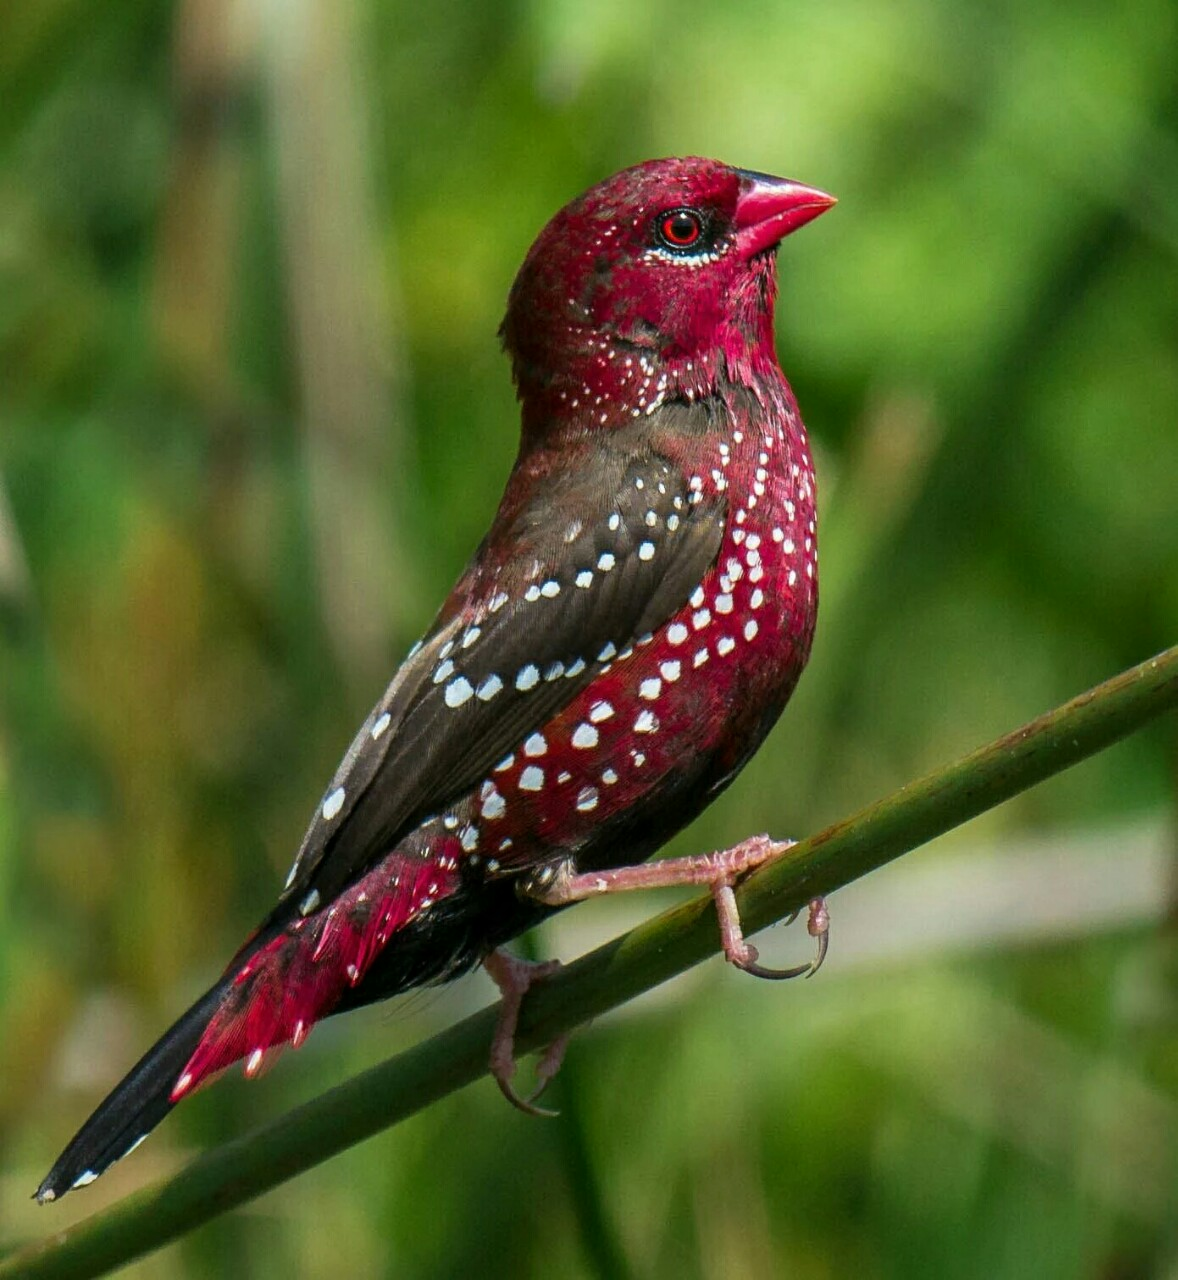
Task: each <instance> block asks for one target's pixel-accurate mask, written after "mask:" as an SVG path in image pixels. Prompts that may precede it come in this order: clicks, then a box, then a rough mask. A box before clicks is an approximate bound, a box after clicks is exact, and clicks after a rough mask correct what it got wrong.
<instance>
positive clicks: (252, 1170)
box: [0, 647, 1178, 1280]
mask: <svg viewBox="0 0 1178 1280" xmlns="http://www.w3.org/2000/svg"><path fill="white" fill-rule="evenodd" d="M1175 706H1178V647H1175V648H1172V649H1168V650H1166V652H1165V653H1162V654H1159V655H1158V657H1156V658H1153V659H1151V660H1150V661H1148V662H1144V663H1142V664H1141V665H1140V666H1138V667H1133V668H1131V669H1130V670H1128V671H1126V672H1124V673H1123V674H1121V675H1119V676H1117V677H1115V678H1114V679H1112V680H1109V681H1107V682H1106V683H1105V684H1102V685H1099V686H1098V687H1097V688H1095V689H1092V690H1090V691H1089V692H1088V693H1085V694H1082V695H1081V696H1080V697H1078V698H1075V699H1073V700H1072V701H1071V702H1069V703H1067V704H1066V705H1065V706H1062V707H1059V708H1057V709H1056V710H1055V711H1052V712H1049V713H1048V714H1047V715H1045V716H1042V717H1040V719H1038V720H1035V721H1033V722H1032V723H1031V724H1028V725H1026V726H1024V727H1023V728H1021V729H1018V730H1016V731H1015V732H1014V733H1012V734H1008V735H1007V736H1006V737H1005V738H1000V739H999V740H998V741H997V742H993V743H990V744H989V745H988V746H985V747H982V748H981V749H980V750H978V751H975V752H974V753H973V754H972V755H970V756H967V757H966V758H965V759H963V760H960V761H958V762H957V763H956V764H952V765H949V766H948V767H947V768H944V769H941V770H938V771H937V772H936V773H933V774H930V775H929V776H928V777H926V778H923V779H921V780H920V781H919V782H914V783H912V784H910V785H909V786H907V787H904V788H902V789H901V790H900V791H897V792H896V793H895V794H894V795H892V796H889V797H888V798H887V799H885V800H881V801H880V802H879V803H877V804H874V805H872V806H870V807H869V808H867V809H864V810H862V811H861V812H859V813H857V814H855V815H854V816H853V817H851V818H848V819H846V820H845V821H843V822H839V823H836V824H835V825H834V826H832V827H828V828H827V829H826V830H825V831H822V832H820V833H819V834H818V835H816V836H812V837H810V838H809V839H808V840H804V841H802V842H801V844H799V845H797V846H796V847H795V848H794V849H792V850H791V851H790V854H789V856H788V857H786V858H783V859H781V860H780V861H779V862H776V863H774V864H771V865H769V866H766V867H764V868H762V869H761V870H759V871H758V872H756V873H755V874H754V875H751V876H749V878H748V879H747V880H746V881H745V882H744V884H743V885H742V886H741V889H740V891H739V893H738V895H737V897H738V901H739V904H740V910H741V915H742V918H743V920H744V922H745V925H746V927H747V929H748V931H749V932H753V931H755V930H758V929H763V928H765V927H766V926H767V925H770V924H773V923H774V922H775V921H778V920H781V919H782V918H783V917H784V916H786V915H788V914H789V913H790V912H792V911H794V910H796V909H798V908H799V907H802V906H804V905H805V903H806V902H807V901H808V900H809V899H810V898H812V897H814V896H815V895H817V894H824V893H830V892H831V891H832V890H834V889H838V888H839V887H841V886H842V885H845V884H848V883H849V882H850V881H852V880H855V879H857V878H858V877H859V876H862V875H865V874H866V873H867V872H868V871H872V870H874V869H875V868H876V867H880V866H882V865H883V864H884V863H886V862H889V861H891V860H892V859H893V858H895V857H898V856H899V855H900V854H901V853H904V852H906V851H907V850H909V849H912V848H914V847H915V846H917V845H919V844H923V843H924V842H925V841H927V840H930V839H932V837H934V836H937V835H940V834H941V833H942V832H945V831H948V830H950V829H951V828H952V827H955V826H958V825H959V824H960V823H962V822H966V821H968V820H969V819H970V818H973V817H975V816H976V815H977V814H979V813H981V812H983V811H984V810H986V809H990V808H992V807H993V806H995V805H997V804H1000V803H1001V802H1002V801H1004V800H1008V799H1010V797H1011V796H1014V795H1017V794H1018V793H1019V792H1020V791H1024V790H1025V789H1026V788H1028V787H1031V786H1034V784H1035V783H1037V782H1041V781H1042V780H1043V779H1044V778H1048V777H1050V776H1051V775H1052V774H1055V773H1058V772H1060V771H1061V770H1063V769H1066V768H1067V767H1068V766H1069V765H1073V764H1075V763H1076V762H1077V761H1079V760H1083V759H1084V758H1085V757H1087V756H1090V755H1092V754H1094V753H1095V752H1097V751H1100V750H1101V749H1102V748H1104V747H1107V746H1109V745H1110V744H1111V743H1113V742H1116V741H1117V740H1118V739H1120V738H1123V737H1125V736H1126V735H1127V734H1130V733H1132V732H1133V731H1134V730H1136V729H1139V728H1140V727H1141V726H1142V725H1144V724H1146V723H1147V722H1148V721H1149V720H1151V719H1153V718H1154V717H1156V716H1158V715H1161V714H1162V713H1163V712H1164V711H1167V710H1169V709H1171V708H1173V707H1175ZM718 941H719V939H718V936H717V930H716V923H715V916H714V914H713V912H712V907H711V901H710V899H709V898H706V897H705V898H700V899H697V900H695V901H693V902H690V903H688V904H686V905H684V906H682V907H678V908H676V909H674V910H672V911H666V912H664V913H663V914H662V915H659V916H656V917H655V918H654V919H652V920H649V921H647V922H646V923H645V924H642V925H640V926H639V927H638V928H637V929H634V930H632V931H631V932H630V933H628V934H626V935H625V936H624V937H621V938H617V939H615V940H614V941H612V942H609V943H607V944H606V945H605V946H602V947H599V948H598V949H597V950H596V951H593V952H591V953H590V954H589V955H587V956H583V957H582V958H581V959H580V960H578V961H576V962H575V963H573V964H570V965H568V966H567V967H566V968H565V969H564V970H563V971H562V972H561V973H560V974H559V975H557V976H556V977H554V978H552V979H551V980H549V981H546V982H544V983H541V984H539V985H538V986H537V987H536V989H535V991H534V992H533V993H532V994H531V995H529V997H528V999H527V1001H526V1003H525V1006H524V1010H523V1015H522V1016H521V1019H520V1026H519V1033H518V1035H517V1037H516V1042H517V1045H518V1048H519V1050H520V1052H521V1053H522V1052H527V1051H530V1050H533V1049H537V1048H539V1047H540V1046H541V1045H544V1044H547V1043H548V1042H550V1041H551V1040H552V1039H553V1038H554V1037H555V1036H556V1035H558V1034H559V1033H561V1032H564V1031H570V1030H572V1029H573V1028H574V1027H576V1026H577V1025H579V1024H580V1023H583V1022H585V1021H587V1020H589V1019H590V1018H595V1017H597V1016H599V1015H600V1014H603V1013H605V1012H607V1011H608V1010H610V1009H613V1008H616V1007H617V1006H618V1005H620V1004H623V1003H625V1001H627V1000H630V999H632V998H633V997H634V996H636V995H639V994H640V993H641V992H644V991H648V990H649V989H650V988H652V987H654V986H657V985H658V984H659V983H661V982H665V981H666V980H667V979H668V978H672V977H674V976H675V975H676V974H679V973H682V972H683V971H684V970H685V969H687V968H689V967H690V966H692V965H694V964H698V963H699V962H700V961H701V960H704V959H706V958H707V957H708V956H711V955H713V954H715V952H716V951H717V950H718ZM495 1014H496V1009H495V1007H494V1006H492V1007H490V1008H487V1009H484V1010H482V1011H481V1012H480V1013H477V1014H475V1015H474V1016H472V1017H469V1018H467V1019H465V1021H463V1022H460V1023H458V1024H457V1025H456V1026H453V1027H450V1028H449V1029H448V1030H446V1031H444V1032H442V1033H441V1034H440V1035H437V1036H435V1037H433V1039H431V1040H429V1041H426V1042H425V1043H423V1044H419V1045H417V1046H416V1047H414V1048H413V1049H410V1050H409V1051H408V1052H406V1053H402V1054H399V1055H398V1056H397V1057H395V1058H392V1059H390V1060H389V1061H387V1062H384V1063H382V1064H381V1065H380V1066H377V1067H373V1068H372V1069H371V1070H369V1071H365V1072H363V1073H362V1074H361V1075H358V1076H356V1077H355V1078H354V1079H352V1080H349V1081H348V1082H347V1083H345V1084H342V1085H340V1086H338V1087H337V1088H335V1089H332V1090H331V1091H330V1092H328V1093H326V1094H323V1095H322V1096H321V1097H318V1098H315V1099H314V1100H312V1101H311V1102H308V1103H306V1104H305V1105H304V1106H301V1107H298V1108H297V1109H295V1110H294V1111H291V1112H289V1113H288V1114H287V1115H285V1116H282V1117H280V1118H279V1119H278V1120H275V1121H274V1122H273V1123H271V1124H268V1125H266V1126H264V1127H262V1128H260V1129H257V1130H255V1131H254V1132H253V1133H250V1134H246V1135H245V1136H244V1137H241V1138H238V1139H237V1140H236V1141H234V1142H230V1143H228V1144H227V1145H226V1146H223V1147H220V1148H218V1149H217V1150H215V1151H211V1152H209V1153H208V1154H207V1155H204V1156H201V1157H200V1158H198V1159H196V1160H194V1161H193V1162H192V1163H191V1164H189V1165H188V1166H187V1167H186V1168H184V1169H182V1170H180V1172H179V1173H177V1174H175V1175H174V1176H173V1177H171V1178H168V1179H166V1180H165V1181H163V1182H161V1183H158V1184H156V1185H154V1186H150V1187H146V1188H144V1189H143V1190H142V1191H139V1192H136V1193H135V1194H134V1195H131V1196H128V1197H127V1198H126V1199H124V1200H122V1201H120V1202H119V1203H117V1204H114V1205H111V1206H110V1207H109V1208H107V1209H105V1210H103V1211H102V1212H100V1213H97V1214H95V1215H94V1216H93V1217H91V1218H88V1219H86V1220H85V1221H83V1222H80V1223H78V1224H77V1225H76V1226H74V1227H71V1228H69V1229H68V1230H66V1231H60V1232H55V1233H53V1234H52V1235H50V1236H48V1237H46V1238H45V1239H44V1240H40V1241H37V1242H34V1243H33V1244H31V1245H28V1246H26V1247H25V1248H23V1249H20V1250H18V1251H17V1252H15V1253H13V1254H10V1255H9V1256H8V1257H7V1258H6V1259H4V1260H3V1261H0V1280H5V1278H6V1277H14V1276H20V1277H25V1278H26V1280H34V1278H38V1280H49V1278H53V1280H67V1278H69V1280H82V1278H84V1277H92V1276H98V1275H102V1274H104V1273H105V1272H107V1271H109V1270H111V1269H112V1268H114V1267H117V1266H121V1265H123V1264H125V1263H127V1262H129V1261H131V1260H132V1259H133V1258H136V1257H139V1256H140V1255H142V1254H144V1253H147V1252H149V1251H150V1250H152V1249H158V1248H159V1247H160V1246H161V1245H163V1244H166V1243H168V1242H169V1241H171V1240H174V1239H176V1237H178V1236H180V1235H182V1234H184V1233H185V1232H187V1231H190V1230H192V1229H193V1228H194V1227H197V1226H200V1225H201V1224H202V1223H204V1222H207V1221H209V1219H211V1218H214V1217H216V1216H217V1215H218V1214H221V1213H224V1212H226V1211H227V1210H229V1209H233V1208H236V1207H238V1206H239V1205H242V1204H245V1203H246V1202H247V1201H249V1200H252V1199H253V1198H254V1197H255V1196H258V1195H261V1194H262V1192H264V1191H268V1190H269V1189H270V1188H271V1187H275V1186H277V1185H278V1184H279V1183H282V1182H285V1181H286V1180H287V1179H288V1178H292V1177H294V1176H295V1175H296V1174H299V1173H302V1172H303V1171H304V1170H306V1169H309V1168H311V1167H312V1166H314V1165H317V1164H320V1163H321V1162H323V1161H324V1160H327V1159H328V1158H329V1157H330V1156H333V1155H335V1154H336V1153H337V1152H339V1151H342V1150H344V1149H345V1148H346V1147H350V1146H352V1145H353V1144H354V1143H356V1142H360V1141H361V1140H363V1139H364V1138H368V1137H371V1136H372V1135H373V1134H375V1133H378V1132H379V1131H380V1130H382V1129H385V1128H388V1127H389V1126H390V1125H393V1124H396V1123H397V1121H399V1120H403V1119H405V1117H407V1116H410V1115H412V1114H414V1113H415V1112H417V1111H420V1110H421V1109H422V1108H423V1107H426V1106H428V1105H429V1104H430V1103H431V1102H435V1101H436V1100H437V1099H439V1098H441V1097H444V1096H445V1095H446V1094H448V1093H451V1092H452V1091H454V1090H455V1089H459V1088H461V1087H462V1086H463V1085H466V1084H470V1083H471V1082H472V1081H474V1080H477V1079H478V1078H479V1077H480V1076H481V1075H483V1074H484V1072H485V1071H486V1067H487V1046H488V1044H489V1043H490V1039H491V1032H492V1029H493V1027H494V1024H495Z"/></svg>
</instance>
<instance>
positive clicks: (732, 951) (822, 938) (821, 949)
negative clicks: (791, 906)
mask: <svg viewBox="0 0 1178 1280" xmlns="http://www.w3.org/2000/svg"><path fill="white" fill-rule="evenodd" d="M712 896H713V898H714V899H715V902H716V914H717V916H719V918H720V938H721V941H722V942H723V945H724V955H725V956H726V957H727V958H728V960H730V961H731V962H732V964H734V965H736V967H737V968H738V969H743V970H744V972H745V973H749V974H752V976H753V977H754V978H767V979H769V980H770V981H773V982H779V981H781V980H782V979H785V978H803V977H804V978H812V977H813V976H814V975H815V974H816V973H817V972H818V970H819V969H821V968H822V962H823V961H824V960H825V959H826V952H827V948H828V945H829V941H830V912H829V911H828V910H827V909H826V899H825V898H812V899H811V900H810V906H809V915H808V918H807V920H806V931H807V932H808V933H809V935H810V937H812V938H817V940H818V952H817V954H816V955H815V957H814V959H813V960H811V961H810V963H809V964H799V965H795V966H794V967H793V968H790V969H770V968H769V967H768V966H766V965H763V964H760V963H758V958H757V949H756V947H754V946H753V945H752V943H751V942H746V941H745V939H744V934H743V932H742V931H741V927H740V913H739V912H738V911H737V908H736V897H735V895H734V894H733V892H732V886H731V885H729V884H722V885H717V886H716V887H715V888H713V890H712ZM798 914H799V912H798V911H795V912H794V913H793V915H791V916H789V917H788V918H787V919H786V922H785V923H786V924H792V923H793V922H794V921H795V920H796V919H797V918H798Z"/></svg>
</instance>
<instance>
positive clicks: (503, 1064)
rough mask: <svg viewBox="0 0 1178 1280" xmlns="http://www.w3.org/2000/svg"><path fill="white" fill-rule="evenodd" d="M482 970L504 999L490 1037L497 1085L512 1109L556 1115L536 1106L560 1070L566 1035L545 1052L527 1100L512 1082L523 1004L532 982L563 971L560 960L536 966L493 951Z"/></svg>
mask: <svg viewBox="0 0 1178 1280" xmlns="http://www.w3.org/2000/svg"><path fill="white" fill-rule="evenodd" d="M483 968H484V969H485V970H486V971H487V974H488V976H489V977H490V979H491V981H492V982H494V984H495V985H496V986H497V987H498V988H499V994H500V995H501V996H502V997H503V1002H502V1006H501V1008H500V1011H499V1021H498V1022H497V1023H496V1024H495V1034H494V1036H493V1037H492V1038H491V1063H490V1066H491V1075H492V1076H494V1077H495V1083H496V1084H497V1085H498V1086H499V1088H500V1091H501V1092H502V1094H503V1096H504V1097H505V1098H506V1099H507V1101H508V1102H510V1103H511V1105H512V1106H513V1107H518V1108H519V1109H520V1110H521V1111H526V1112H527V1113H528V1115H531V1116H554V1115H556V1112H555V1111H549V1110H547V1109H545V1108H544V1107H538V1106H536V1099H537V1098H539V1097H540V1095H541V1094H542V1093H543V1092H544V1090H545V1089H546V1088H547V1087H548V1083H549V1081H550V1080H551V1079H552V1077H553V1076H554V1075H556V1073H557V1072H558V1071H559V1070H560V1064H561V1063H562V1062H563V1061H564V1054H565V1050H566V1049H567V1048H568V1043H569V1038H568V1036H567V1035H563V1036H557V1038H556V1039H555V1040H553V1042H552V1043H551V1044H550V1045H549V1046H548V1047H547V1048H546V1049H545V1050H544V1053H543V1056H542V1057H541V1058H540V1061H539V1063H538V1065H537V1067H536V1087H535V1088H534V1089H533V1090H532V1092H531V1093H530V1094H528V1096H527V1097H526V1098H521V1097H520V1096H519V1094H518V1093H516V1091H515V1087H514V1085H513V1084H512V1079H513V1077H514V1076H515V1029H516V1026H517V1025H518V1023H519V1010H520V1005H521V1003H522V1002H523V998H524V996H525V995H526V994H527V992H528V988H529V987H531V985H532V983H534V982H535V981H536V980H537V979H539V978H547V977H550V976H551V975H552V974H554V973H556V972H557V971H558V970H559V969H560V961H559V960H546V961H543V962H541V963H536V962H534V961H531V960H521V959H520V958H519V957H518V956H513V955H511V954H510V952H507V951H504V950H502V949H499V950H496V951H492V952H491V953H490V954H489V955H488V956H487V957H486V959H485V960H484V961H483Z"/></svg>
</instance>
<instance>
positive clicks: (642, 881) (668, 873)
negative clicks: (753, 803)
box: [528, 836, 830, 978]
mask: <svg viewBox="0 0 1178 1280" xmlns="http://www.w3.org/2000/svg"><path fill="white" fill-rule="evenodd" d="M791 846H792V842H791V841H788V840H786V841H780V842H774V841H772V840H770V839H769V837H768V836H752V837H751V838H750V839H748V840H745V841H743V842H742V843H740V844H738V845H735V846H734V847H733V848H731V849H722V850H720V852H718V853H701V854H692V855H690V856H688V857H686V858H664V859H663V860H661V861H659V862H645V863H643V864H642V865H641V866H637V867H619V868H616V869H615V870H612V871H588V872H584V873H578V872H574V871H573V870H571V868H570V867H569V866H568V865H567V864H565V865H563V866H561V867H559V868H557V869H556V870H554V871H551V872H550V874H548V876H547V878H546V879H540V878H538V879H537V881H536V882H535V883H534V884H532V885H530V886H529V888H528V893H529V895H530V896H531V897H534V898H537V899H538V900H539V901H540V902H543V903H546V904H547V905H548V906H552V907H559V906H565V905H567V904H568V903H570V902H581V901H583V900H584V899H585V898H593V897H596V896H597V895H598V894H602V893H620V892H624V891H626V890H629V889H661V888H665V887H667V886H669V885H679V884H706V885H707V886H708V887H709V888H710V889H711V891H712V897H713V899H714V900H715V903H716V914H717V916H718V917H719V920H720V940H721V943H722V944H723V947H724V955H725V956H726V957H727V959H728V960H729V961H730V962H731V963H732V964H734V965H736V966H737V968H739V969H743V970H744V971H745V972H746V973H751V974H752V975H753V976H754V977H757V978H797V977H801V976H802V975H803V974H805V975H806V976H807V977H810V976H812V975H813V974H815V973H817V972H818V970H819V968H820V967H821V965H822V962H823V960H825V959H826V950H827V942H828V936H829V932H830V915H829V913H828V912H827V909H826V902H825V900H824V899H822V898H814V899H812V900H811V902H810V907H809V920H808V922H807V930H808V932H809V934H810V936H811V937H812V938H816V939H817V940H818V954H817V955H816V956H815V958H814V959H813V960H812V961H811V962H810V963H809V964H804V965H798V966H797V967H796V968H793V969H767V968H765V966H764V965H761V964H758V963H757V950H756V948H755V947H754V946H753V945H752V944H751V943H749V942H746V941H745V938H744V932H743V930H742V929H741V925H740V912H739V911H738V910H737V909H736V897H735V895H734V894H733V892H732V888H733V885H735V884H736V883H737V882H738V881H739V880H740V878H741V876H743V875H745V874H747V873H748V872H749V871H752V870H753V869H754V868H755V867H759V866H762V865H763V864H764V863H766V862H772V861H773V859H774V858H779V857H781V855H782V854H784V853H785V852H786V851H787V850H789V849H790V848H791Z"/></svg>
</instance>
